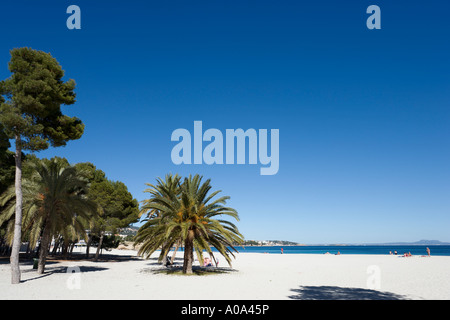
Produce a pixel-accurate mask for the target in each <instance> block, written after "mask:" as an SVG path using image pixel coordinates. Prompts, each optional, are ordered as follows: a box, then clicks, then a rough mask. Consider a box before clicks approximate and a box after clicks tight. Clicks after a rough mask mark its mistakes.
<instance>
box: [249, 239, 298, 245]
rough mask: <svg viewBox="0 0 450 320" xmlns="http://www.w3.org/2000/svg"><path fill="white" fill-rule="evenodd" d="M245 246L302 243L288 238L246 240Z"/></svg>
mask: <svg viewBox="0 0 450 320" xmlns="http://www.w3.org/2000/svg"><path fill="white" fill-rule="evenodd" d="M243 245H244V246H299V245H301V244H300V243H297V242H292V241H286V240H245V241H244V244H243Z"/></svg>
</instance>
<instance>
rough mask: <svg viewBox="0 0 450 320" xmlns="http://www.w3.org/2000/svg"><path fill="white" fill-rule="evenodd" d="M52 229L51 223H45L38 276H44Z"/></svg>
mask: <svg viewBox="0 0 450 320" xmlns="http://www.w3.org/2000/svg"><path fill="white" fill-rule="evenodd" d="M50 240H51V239H50V227H49V223H48V222H46V223H45V227H44V232H43V233H42V238H41V245H40V250H39V261H38V269H37V272H38V274H43V273H44V269H45V261H46V260H47V254H48V249H49V244H50Z"/></svg>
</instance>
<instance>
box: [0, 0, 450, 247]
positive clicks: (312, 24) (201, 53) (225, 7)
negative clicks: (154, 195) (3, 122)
mask: <svg viewBox="0 0 450 320" xmlns="http://www.w3.org/2000/svg"><path fill="white" fill-rule="evenodd" d="M71 4H75V5H78V6H79V7H80V8H81V27H82V29H81V30H68V29H67V27H66V19H67V18H68V17H69V15H68V14H66V8H67V7H68V6H69V5H71ZM371 4H376V5H378V6H380V8H381V27H382V29H381V30H368V29H367V27H366V19H367V18H368V16H369V15H368V14H366V9H367V7H368V6H369V5H371ZM449 12H450V2H448V1H442V0H432V1H430V0H428V1H384V0H383V1H382V0H373V1H372V0H371V1H366V0H361V1H345V0H341V1H334V0H328V1H312V0H310V1H298V0H295V1H285V0H283V1H246V0H240V1H234V0H233V1H206V0H205V1H186V0H183V1H179V0H174V1H144V0H141V1H136V0H129V1H112V0H96V1H87V0H71V1H63V0H58V1H56V0H55V1H47V0H45V1H31V0H28V1H25V0H16V1H8V2H4V3H2V4H1V11H0V27H1V29H2V31H3V32H2V40H1V42H0V49H1V50H0V78H6V77H8V76H9V71H8V70H7V62H8V61H9V59H10V55H9V50H10V49H12V48H15V47H22V46H28V47H32V48H34V49H39V50H43V51H46V52H51V54H52V55H53V56H54V57H55V58H56V59H57V60H58V61H59V62H60V63H61V65H62V66H63V69H64V70H65V71H66V76H67V79H68V78H73V79H75V81H76V82H77V88H76V92H77V103H76V104H75V105H73V106H70V107H64V112H65V113H67V114H69V115H72V116H77V117H79V118H80V119H82V121H83V122H84V123H85V125H86V129H85V134H84V136H83V137H82V138H81V139H80V140H78V141H73V142H70V143H69V144H68V145H67V146H66V147H65V148H58V149H49V150H47V151H44V152H40V153H39V154H38V156H39V157H52V156H55V155H57V156H61V157H66V158H67V159H69V161H70V162H72V163H76V162H84V161H90V162H92V163H94V164H95V165H96V166H97V168H99V169H102V170H103V171H105V172H106V174H107V176H108V178H110V179H113V180H120V181H123V182H124V183H126V185H127V186H128V188H129V190H130V191H131V192H132V194H133V195H134V197H136V198H137V199H138V200H143V199H144V198H145V194H144V193H143V190H144V189H145V185H144V184H145V183H146V182H149V183H153V182H154V181H155V178H156V177H158V176H164V175H165V174H166V173H168V172H172V173H180V174H182V175H187V174H189V173H192V174H195V173H200V174H203V175H204V176H205V177H208V178H211V179H212V184H213V187H214V188H215V189H221V190H223V193H224V194H226V195H229V196H231V200H230V202H229V203H228V204H229V205H230V206H232V207H234V208H236V209H237V210H238V212H239V214H240V217H241V221H240V222H239V224H238V226H239V228H240V230H241V231H242V233H243V234H244V235H245V237H246V238H247V239H284V240H291V241H297V242H301V243H349V242H390V241H416V240H420V239H438V240H441V241H450V233H449V232H448V230H449V229H450V170H449V168H450V166H449V164H450V148H449V147H450V40H449V39H450V19H449V18H448V15H449ZM194 120H201V121H203V127H204V129H207V128H217V129H220V130H222V131H223V132H225V129H236V128H243V129H248V128H255V129H279V130H280V169H279V172H278V174H277V175H274V176H261V175H260V174H259V168H260V165H259V164H258V165H248V164H247V165H213V166H208V165H190V166H189V165H181V166H176V165H174V164H173V163H172V161H171V158H170V152H171V149H172V147H173V146H174V145H175V143H174V142H171V141H170V136H171V133H172V131H173V130H175V129H177V128H187V129H189V130H190V131H191V132H192V130H193V122H194Z"/></svg>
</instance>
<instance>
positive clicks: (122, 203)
mask: <svg viewBox="0 0 450 320" xmlns="http://www.w3.org/2000/svg"><path fill="white" fill-rule="evenodd" d="M75 167H76V168H77V169H78V170H83V171H84V172H85V173H86V177H87V179H88V180H89V181H90V188H89V194H88V197H89V199H91V200H92V201H94V202H95V203H97V205H98V213H99V215H98V216H97V218H96V219H95V221H93V224H92V228H91V230H92V232H93V233H94V234H97V235H100V234H101V233H102V232H105V231H110V232H113V233H115V232H116V231H117V229H119V228H125V227H127V226H129V225H130V224H131V223H134V222H137V221H138V215H139V203H138V202H137V200H136V199H134V198H133V196H132V195H131V193H130V192H129V191H128V188H127V187H126V185H125V184H124V183H122V182H120V181H111V180H108V179H107V178H106V175H105V173H104V172H103V171H101V170H98V169H96V167H95V166H94V165H93V164H92V163H78V164H76V165H75Z"/></svg>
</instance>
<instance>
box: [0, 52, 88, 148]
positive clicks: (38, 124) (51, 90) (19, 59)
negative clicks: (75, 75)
mask: <svg viewBox="0 0 450 320" xmlns="http://www.w3.org/2000/svg"><path fill="white" fill-rule="evenodd" d="M8 66H9V70H10V72H11V73H12V75H11V77H9V78H8V79H6V80H4V81H2V82H1V83H0V94H1V95H2V98H1V101H0V122H1V123H2V124H3V126H4V132H5V133H6V134H7V136H8V137H9V138H10V139H13V138H16V137H19V138H20V144H21V148H22V149H24V150H34V151H36V150H43V149H46V148H48V147H49V144H51V145H52V146H54V147H58V146H64V145H66V143H67V141H69V140H75V139H79V138H80V137H81V136H82V134H83V131H84V125H83V123H82V122H81V120H79V119H78V118H76V117H68V116H66V115H63V114H62V113H61V105H62V104H64V105H71V104H73V103H75V93H74V89H75V81H73V80H69V81H67V82H64V81H62V78H63V76H64V71H63V70H62V68H61V66H60V65H59V63H58V61H56V59H55V58H53V57H52V56H51V55H50V54H49V53H45V52H43V51H37V50H33V49H30V48H16V49H13V50H11V60H10V62H9V65H8Z"/></svg>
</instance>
